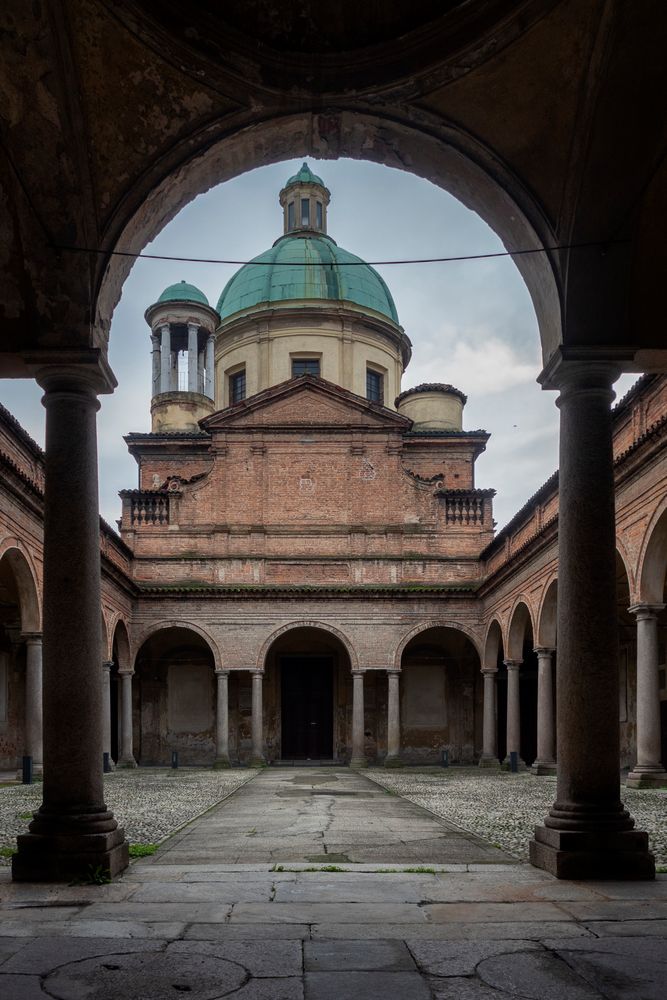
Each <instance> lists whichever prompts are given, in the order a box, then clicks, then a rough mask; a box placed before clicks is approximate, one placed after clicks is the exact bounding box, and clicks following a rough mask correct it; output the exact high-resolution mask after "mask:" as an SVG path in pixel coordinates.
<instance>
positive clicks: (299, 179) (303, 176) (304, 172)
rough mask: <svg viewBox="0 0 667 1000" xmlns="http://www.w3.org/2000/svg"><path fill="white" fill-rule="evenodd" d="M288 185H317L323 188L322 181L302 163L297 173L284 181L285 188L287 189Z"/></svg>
mask: <svg viewBox="0 0 667 1000" xmlns="http://www.w3.org/2000/svg"><path fill="white" fill-rule="evenodd" d="M290 184H319V185H320V187H324V186H325V185H324V181H323V180H322V178H321V177H318V176H317V174H314V173H313V172H312V170H311V169H310V167H309V166H308V164H307V163H304V164H303V165H302V167H301V169H300V170H299V171H298V173H296V174H293V175H292V177H290V178H288V180H286V181H285V187H289V186H290Z"/></svg>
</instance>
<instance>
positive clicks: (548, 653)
mask: <svg viewBox="0 0 667 1000" xmlns="http://www.w3.org/2000/svg"><path fill="white" fill-rule="evenodd" d="M535 652H536V653H537V757H536V758H535V761H534V762H533V766H532V767H531V771H532V772H533V774H555V773H556V733H555V730H554V689H553V654H554V651H553V649H549V648H547V647H546V646H538V647H537V649H536V650H535Z"/></svg>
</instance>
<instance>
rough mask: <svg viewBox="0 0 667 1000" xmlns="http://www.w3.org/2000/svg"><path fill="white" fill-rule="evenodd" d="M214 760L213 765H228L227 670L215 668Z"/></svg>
mask: <svg viewBox="0 0 667 1000" xmlns="http://www.w3.org/2000/svg"><path fill="white" fill-rule="evenodd" d="M215 676H216V679H217V699H216V714H215V721H216V727H215V761H214V764H213V767H215V768H224V767H229V766H230V762H229V670H216V672H215Z"/></svg>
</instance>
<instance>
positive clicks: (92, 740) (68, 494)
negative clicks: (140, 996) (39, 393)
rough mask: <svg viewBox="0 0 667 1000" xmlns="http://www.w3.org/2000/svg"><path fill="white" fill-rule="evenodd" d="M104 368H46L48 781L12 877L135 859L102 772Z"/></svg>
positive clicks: (77, 871) (55, 876)
mask: <svg viewBox="0 0 667 1000" xmlns="http://www.w3.org/2000/svg"><path fill="white" fill-rule="evenodd" d="M97 378H98V377H97V376H96V373H94V372H92V371H91V372H89V371H87V370H85V369H77V368H72V369H68V370H64V369H56V368H53V369H47V370H42V371H41V372H40V373H39V381H40V383H41V385H42V386H43V387H44V389H45V396H44V405H45V407H46V455H45V481H46V489H45V496H44V590H43V636H44V650H43V653H44V655H43V699H44V784H43V801H42V805H41V806H40V808H39V810H38V811H37V812H36V813H35V817H34V819H33V821H32V822H31V823H30V826H29V831H30V832H29V833H26V834H22V835H20V836H19V837H18V851H17V853H16V854H15V855H14V857H13V859H12V874H13V877H14V879H16V880H18V881H23V882H53V881H71V880H72V879H76V878H83V879H85V878H86V877H90V875H91V873H93V872H95V871H103V872H107V873H109V875H111V876H113V875H116V874H118V872H120V871H122V870H123V869H124V868H125V867H126V866H127V864H128V845H127V843H126V841H125V836H124V833H123V830H122V829H120V828H119V827H118V824H117V823H116V820H115V819H114V816H113V813H112V812H110V811H109V810H108V809H107V807H106V806H105V804H104V787H103V777H102V685H101V683H100V675H99V663H100V648H101V630H100V606H101V600H100V596H101V595H100V542H99V532H100V525H99V507H98V500H97V446H96V431H95V413H96V411H97V409H98V402H97V391H99V389H100V387H101V386H100V383H99V382H98V381H97Z"/></svg>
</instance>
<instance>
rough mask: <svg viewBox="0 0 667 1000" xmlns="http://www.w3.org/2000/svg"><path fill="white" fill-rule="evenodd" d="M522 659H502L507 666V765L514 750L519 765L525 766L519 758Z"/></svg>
mask: <svg viewBox="0 0 667 1000" xmlns="http://www.w3.org/2000/svg"><path fill="white" fill-rule="evenodd" d="M522 662H523V661H522V660H503V663H504V664H505V666H506V667H507V757H506V758H505V763H506V764H507V766H508V767H509V762H510V753H511V752H512V751H513V750H516V752H517V754H518V755H519V766H525V765H524V762H523V761H522V760H521V701H520V671H521V663H522Z"/></svg>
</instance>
